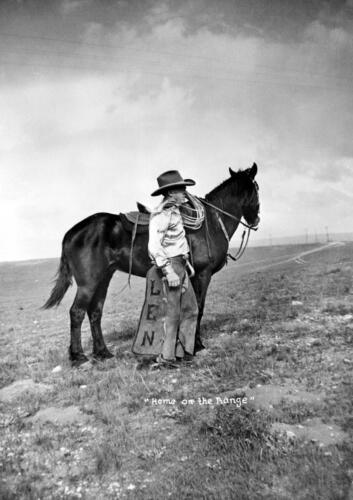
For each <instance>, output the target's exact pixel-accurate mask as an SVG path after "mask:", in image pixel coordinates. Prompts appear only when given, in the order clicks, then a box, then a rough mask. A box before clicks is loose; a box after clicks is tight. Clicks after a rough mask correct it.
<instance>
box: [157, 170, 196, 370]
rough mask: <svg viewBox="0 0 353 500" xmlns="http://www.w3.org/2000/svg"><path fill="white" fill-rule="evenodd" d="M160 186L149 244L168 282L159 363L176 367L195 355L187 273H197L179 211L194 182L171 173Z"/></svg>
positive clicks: (161, 178)
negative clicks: (160, 197) (187, 187)
mask: <svg viewBox="0 0 353 500" xmlns="http://www.w3.org/2000/svg"><path fill="white" fill-rule="evenodd" d="M157 182H158V186H159V187H158V189H157V190H156V191H154V192H153V193H152V195H151V196H158V195H163V196H164V199H163V201H162V203H161V204H160V205H159V206H158V207H157V208H156V209H155V210H154V211H153V212H152V214H151V218H150V223H149V241H148V252H149V256H150V258H151V260H152V263H153V264H154V265H155V266H156V267H157V268H158V269H159V270H160V271H161V273H162V274H163V276H164V281H165V282H166V286H165V287H164V288H165V295H166V312H165V319H164V326H163V328H164V332H163V342H162V345H161V352H160V354H159V356H158V357H157V363H159V365H162V366H163V365H165V366H172V367H174V366H175V364H174V362H175V361H176V360H182V359H184V360H187V361H189V360H191V359H192V357H193V352H194V343H195V331H196V321H197V315H198V306H197V300H196V296H195V292H194V290H193V288H192V285H191V283H190V280H189V278H188V274H187V269H190V270H191V274H194V270H193V269H192V266H191V265H190V263H189V261H188V254H189V245H188V242H187V239H186V235H185V230H184V226H183V221H182V217H181V214H180V210H179V207H180V206H181V205H182V204H183V203H185V202H186V201H187V199H186V186H193V185H195V181H193V180H192V179H183V178H182V177H181V175H180V173H179V172H178V171H177V170H169V171H168V172H164V173H163V174H162V175H160V176H159V177H158V178H157Z"/></svg>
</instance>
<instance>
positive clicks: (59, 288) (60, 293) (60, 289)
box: [42, 245, 72, 309]
mask: <svg viewBox="0 0 353 500" xmlns="http://www.w3.org/2000/svg"><path fill="white" fill-rule="evenodd" d="M56 276H57V278H56V282H55V285H54V288H53V290H52V291H51V294H50V297H49V299H48V300H47V301H46V303H45V304H44V306H42V309H49V308H50V307H54V306H58V305H59V304H60V302H61V301H62V299H63V297H64V295H65V293H66V292H67V289H68V288H69V286H71V285H72V272H71V269H70V265H69V262H68V260H67V257H66V255H65V251H64V245H63V249H62V253H61V259H60V264H59V269H58V271H57V273H56Z"/></svg>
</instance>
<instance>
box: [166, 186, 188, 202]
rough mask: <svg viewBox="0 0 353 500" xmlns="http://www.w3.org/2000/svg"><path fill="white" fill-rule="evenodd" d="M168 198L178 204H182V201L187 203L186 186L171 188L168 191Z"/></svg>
mask: <svg viewBox="0 0 353 500" xmlns="http://www.w3.org/2000/svg"><path fill="white" fill-rule="evenodd" d="M168 198H169V199H170V200H172V201H174V202H175V204H176V205H177V206H180V205H181V204H182V203H186V201H187V199H186V192H185V188H179V189H171V190H170V191H168Z"/></svg>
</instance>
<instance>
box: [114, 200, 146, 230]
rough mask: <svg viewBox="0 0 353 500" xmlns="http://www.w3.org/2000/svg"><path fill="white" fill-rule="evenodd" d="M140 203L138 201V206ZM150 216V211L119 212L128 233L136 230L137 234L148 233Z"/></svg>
mask: <svg viewBox="0 0 353 500" xmlns="http://www.w3.org/2000/svg"><path fill="white" fill-rule="evenodd" d="M139 205H140V203H137V206H138V208H139ZM142 206H143V205H142ZM150 216H151V214H150V213H146V212H137V211H135V212H127V213H125V214H123V213H120V214H119V217H120V220H121V223H122V225H123V228H124V229H125V231H127V232H128V233H133V232H134V231H136V234H141V233H148V226H149V223H150Z"/></svg>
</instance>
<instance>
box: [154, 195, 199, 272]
mask: <svg viewBox="0 0 353 500" xmlns="http://www.w3.org/2000/svg"><path fill="white" fill-rule="evenodd" d="M148 252H149V255H150V257H151V259H152V260H153V261H154V262H155V263H156V265H157V267H163V266H165V265H166V264H169V263H170V258H171V257H176V256H177V255H187V254H188V253H189V245H188V242H187V240H186V236H185V230H184V226H183V220H182V218H181V215H180V211H179V208H178V207H177V206H176V205H173V204H172V203H171V202H170V201H169V200H165V201H163V202H162V203H161V204H160V205H159V206H158V207H157V208H156V210H154V211H153V212H152V214H151V218H150V224H149V240H148Z"/></svg>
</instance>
